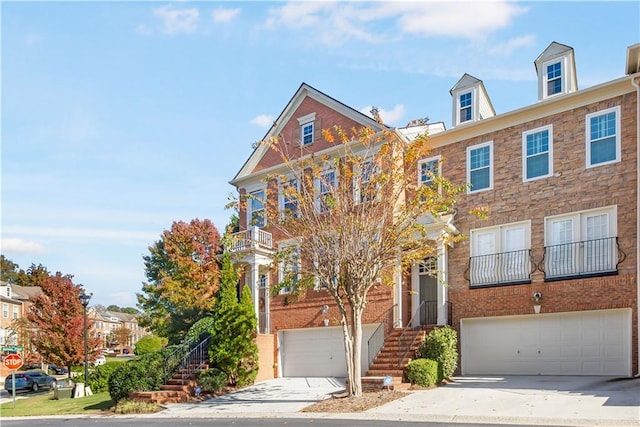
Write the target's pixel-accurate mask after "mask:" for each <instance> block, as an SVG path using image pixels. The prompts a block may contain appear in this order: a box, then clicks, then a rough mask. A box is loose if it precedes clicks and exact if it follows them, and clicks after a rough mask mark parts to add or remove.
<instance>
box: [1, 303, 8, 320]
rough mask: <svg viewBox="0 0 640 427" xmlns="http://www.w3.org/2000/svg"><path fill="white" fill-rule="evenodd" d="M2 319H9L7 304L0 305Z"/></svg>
mask: <svg viewBox="0 0 640 427" xmlns="http://www.w3.org/2000/svg"><path fill="white" fill-rule="evenodd" d="M2 317H4V318H5V319H8V318H9V304H2Z"/></svg>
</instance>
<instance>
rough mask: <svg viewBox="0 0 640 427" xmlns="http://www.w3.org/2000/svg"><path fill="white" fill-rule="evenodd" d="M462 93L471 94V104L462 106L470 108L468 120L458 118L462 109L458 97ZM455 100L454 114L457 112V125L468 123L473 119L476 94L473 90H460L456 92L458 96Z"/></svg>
mask: <svg viewBox="0 0 640 427" xmlns="http://www.w3.org/2000/svg"><path fill="white" fill-rule="evenodd" d="M463 95H471V105H469V106H468V107H464V108H465V109H466V108H469V109H470V110H471V118H470V119H469V120H465V121H462V120H460V112H461V111H462V108H463V107H462V103H461V102H460V98H462V96H463ZM456 100H457V110H456V114H457V120H456V121H457V122H458V124H459V125H462V124H465V123H470V122H473V121H475V117H476V116H475V111H476V105H475V104H476V102H475V100H476V96H475V90H473V89H472V90H465V91H461V92H459V93H458V96H457V97H456Z"/></svg>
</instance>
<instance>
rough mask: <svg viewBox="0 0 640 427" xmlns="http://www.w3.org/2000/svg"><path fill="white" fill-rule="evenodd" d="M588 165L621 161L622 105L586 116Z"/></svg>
mask: <svg viewBox="0 0 640 427" xmlns="http://www.w3.org/2000/svg"><path fill="white" fill-rule="evenodd" d="M585 122H586V138H587V142H586V143H587V147H586V152H587V167H592V166H599V165H605V164H609V163H615V162H619V161H620V157H621V152H620V107H613V108H609V109H607V110H603V111H599V112H597V113H592V114H588V115H587V116H586V120H585Z"/></svg>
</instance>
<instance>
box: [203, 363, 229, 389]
mask: <svg viewBox="0 0 640 427" xmlns="http://www.w3.org/2000/svg"><path fill="white" fill-rule="evenodd" d="M196 377H197V381H198V385H199V386H200V388H201V389H202V391H204V392H211V393H216V392H219V391H220V390H222V389H223V388H224V386H226V385H227V374H226V373H225V372H222V371H221V370H219V369H216V368H212V369H207V370H204V371H198V372H197V373H196Z"/></svg>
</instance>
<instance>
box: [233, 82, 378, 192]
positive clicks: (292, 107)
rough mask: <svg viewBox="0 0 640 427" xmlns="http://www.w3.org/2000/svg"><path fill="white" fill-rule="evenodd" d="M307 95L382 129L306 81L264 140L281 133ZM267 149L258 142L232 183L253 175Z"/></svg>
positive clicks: (335, 109)
mask: <svg viewBox="0 0 640 427" xmlns="http://www.w3.org/2000/svg"><path fill="white" fill-rule="evenodd" d="M307 97H309V98H312V99H314V100H315V101H317V102H320V103H322V104H324V105H326V106H327V107H329V108H331V109H333V110H334V111H336V112H338V113H339V114H341V115H343V116H345V117H348V118H349V119H351V120H353V121H355V122H358V123H361V124H362V126H367V127H371V128H372V129H375V130H380V125H379V124H378V123H377V122H376V121H375V120H374V119H372V118H371V117H369V116H367V115H365V114H362V113H361V112H360V111H357V110H355V109H353V108H351V107H349V106H348V105H345V104H343V103H342V102H340V101H338V100H336V99H334V98H332V97H330V96H328V95H326V94H325V93H323V92H320V91H319V90H317V89H315V88H313V87H311V86H309V85H308V84H306V83H302V84H301V85H300V87H299V88H298V90H297V91H296V92H295V94H294V95H293V96H292V97H291V99H290V100H289V102H288V103H287V105H286V106H285V108H284V110H282V112H281V113H280V115H279V116H278V118H277V119H276V120H275V121H274V122H273V125H272V126H271V128H270V129H269V131H268V132H267V133H266V134H265V136H264V137H263V138H262V140H263V141H266V140H269V139H270V138H273V137H277V136H278V135H279V134H280V133H281V131H282V129H283V128H284V127H285V125H286V124H287V123H288V122H289V121H290V120H291V118H292V116H293V114H294V113H295V111H296V109H297V108H298V107H299V106H300V104H301V103H302V101H303V100H304V99H305V98H307ZM267 150H269V148H268V147H267V146H266V145H265V144H258V145H257V146H256V148H255V149H254V150H253V153H251V156H249V158H248V159H247V161H246V162H245V163H244V165H242V168H241V169H240V171H238V173H237V174H236V176H235V177H234V178H233V179H232V180H231V181H230V184H231V185H234V186H235V185H236V183H237V182H238V181H239V180H241V179H242V178H245V177H247V176H249V175H251V172H252V171H253V170H254V168H255V167H256V165H257V164H258V163H259V162H260V159H262V157H263V156H264V155H265V153H266V152H267Z"/></svg>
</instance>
